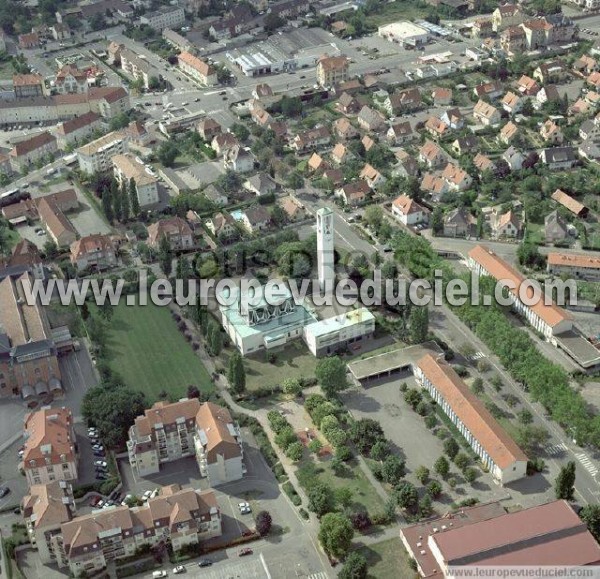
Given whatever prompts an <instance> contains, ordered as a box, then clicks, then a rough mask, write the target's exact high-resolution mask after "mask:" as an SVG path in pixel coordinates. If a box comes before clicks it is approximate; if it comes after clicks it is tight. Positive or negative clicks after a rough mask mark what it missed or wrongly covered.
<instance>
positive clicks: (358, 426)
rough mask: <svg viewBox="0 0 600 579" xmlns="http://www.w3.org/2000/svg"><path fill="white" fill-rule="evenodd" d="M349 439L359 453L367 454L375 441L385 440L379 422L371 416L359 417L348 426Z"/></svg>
mask: <svg viewBox="0 0 600 579" xmlns="http://www.w3.org/2000/svg"><path fill="white" fill-rule="evenodd" d="M349 433H350V439H351V440H352V442H353V443H354V444H355V445H356V447H357V448H358V451H359V452H360V453H361V454H365V455H366V454H369V453H370V451H371V449H372V448H373V446H374V445H375V443H376V442H379V441H382V440H383V441H385V437H384V435H383V428H381V424H379V422H377V421H376V420H373V419H372V418H361V419H360V420H357V421H356V422H354V423H352V426H350V431H349Z"/></svg>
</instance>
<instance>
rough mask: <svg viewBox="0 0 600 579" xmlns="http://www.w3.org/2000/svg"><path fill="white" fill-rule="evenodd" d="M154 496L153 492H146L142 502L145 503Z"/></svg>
mask: <svg viewBox="0 0 600 579" xmlns="http://www.w3.org/2000/svg"><path fill="white" fill-rule="evenodd" d="M151 496H152V491H146V492H145V493H144V494H143V495H142V500H143V501H144V502H145V501H147V500H148V499H149V498H150V497H151Z"/></svg>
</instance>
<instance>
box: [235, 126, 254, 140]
mask: <svg viewBox="0 0 600 579" xmlns="http://www.w3.org/2000/svg"><path fill="white" fill-rule="evenodd" d="M231 132H232V133H233V134H234V135H235V136H236V137H237V138H238V139H239V140H240V141H245V140H246V139H248V137H249V136H250V131H249V130H248V128H247V127H246V125H242V124H241V123H233V125H231Z"/></svg>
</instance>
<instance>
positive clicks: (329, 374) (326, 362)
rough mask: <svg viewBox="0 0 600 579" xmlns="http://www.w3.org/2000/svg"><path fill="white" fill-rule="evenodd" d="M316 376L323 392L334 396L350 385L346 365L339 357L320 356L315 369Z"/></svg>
mask: <svg viewBox="0 0 600 579" xmlns="http://www.w3.org/2000/svg"><path fill="white" fill-rule="evenodd" d="M315 376H316V377H317V381H318V382H319V384H320V385H321V389H322V390H323V393H324V394H325V396H327V397H328V398H333V397H334V396H335V395H336V394H337V393H338V392H340V391H342V390H345V389H346V388H347V387H348V382H347V380H346V365H345V364H344V363H343V362H342V361H341V360H340V358H338V357H331V358H320V359H319V361H318V362H317V367H316V369H315Z"/></svg>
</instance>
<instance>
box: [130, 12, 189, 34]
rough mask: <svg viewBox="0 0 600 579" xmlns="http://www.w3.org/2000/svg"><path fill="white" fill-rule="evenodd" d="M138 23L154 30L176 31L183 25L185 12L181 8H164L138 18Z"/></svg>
mask: <svg viewBox="0 0 600 579" xmlns="http://www.w3.org/2000/svg"><path fill="white" fill-rule="evenodd" d="M140 22H141V23H142V24H147V25H148V26H150V27H151V28H154V29H155V30H164V29H165V28H171V29H172V30H176V29H178V28H181V27H182V26H183V25H184V24H185V12H184V10H183V7H181V6H164V7H162V8H160V9H159V10H155V11H154V12H146V13H145V14H144V15H143V16H141V17H140Z"/></svg>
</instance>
